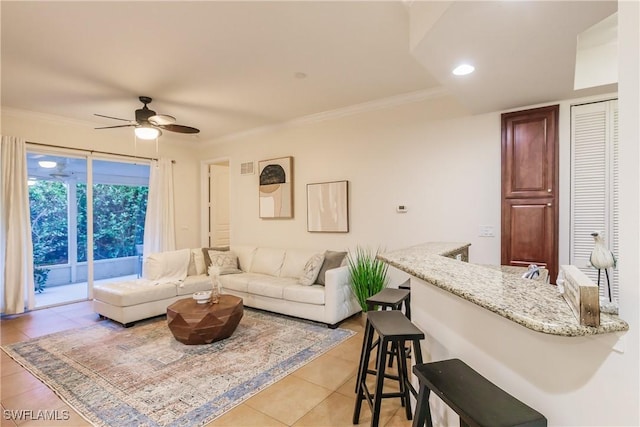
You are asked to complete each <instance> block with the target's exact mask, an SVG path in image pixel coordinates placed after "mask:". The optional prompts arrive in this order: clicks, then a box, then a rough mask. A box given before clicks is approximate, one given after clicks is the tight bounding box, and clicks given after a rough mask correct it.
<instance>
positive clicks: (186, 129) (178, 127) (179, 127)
mask: <svg viewBox="0 0 640 427" xmlns="http://www.w3.org/2000/svg"><path fill="white" fill-rule="evenodd" d="M158 127H159V128H160V129H165V130H168V131H171V132H178V133H200V129H196V128H192V127H190V126H183V125H160V126H158Z"/></svg>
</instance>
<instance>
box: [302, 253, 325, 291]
mask: <svg viewBox="0 0 640 427" xmlns="http://www.w3.org/2000/svg"><path fill="white" fill-rule="evenodd" d="M323 261H324V254H315V255H314V256H312V257H311V258H310V259H309V261H307V263H306V264H305V266H304V270H303V272H302V275H300V277H299V278H298V283H300V284H301V285H305V286H310V285H313V282H315V281H316V278H317V277H318V272H319V271H320V268H321V267H322V262H323Z"/></svg>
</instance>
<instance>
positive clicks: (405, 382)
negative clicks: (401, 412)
mask: <svg viewBox="0 0 640 427" xmlns="http://www.w3.org/2000/svg"><path fill="white" fill-rule="evenodd" d="M404 345H405V342H404V341H402V342H400V343H398V350H399V355H398V370H399V371H400V372H401V373H402V374H401V376H400V377H401V380H400V384H401V385H402V388H401V389H400V392H401V393H402V400H403V401H404V402H406V405H405V412H406V415H407V419H408V420H410V419H411V417H412V413H411V398H410V396H409V389H410V387H411V380H410V378H411V377H410V375H409V370H408V369H407V353H406V350H405V347H404Z"/></svg>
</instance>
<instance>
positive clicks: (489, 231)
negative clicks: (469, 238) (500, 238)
mask: <svg viewBox="0 0 640 427" xmlns="http://www.w3.org/2000/svg"><path fill="white" fill-rule="evenodd" d="M495 235H496V233H495V231H494V229H493V225H481V226H480V237H495Z"/></svg>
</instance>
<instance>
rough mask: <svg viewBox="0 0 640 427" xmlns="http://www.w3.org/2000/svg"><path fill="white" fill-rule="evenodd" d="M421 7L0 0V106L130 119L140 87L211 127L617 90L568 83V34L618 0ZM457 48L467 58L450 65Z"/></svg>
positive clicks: (485, 107)
mask: <svg viewBox="0 0 640 427" xmlns="http://www.w3.org/2000/svg"><path fill="white" fill-rule="evenodd" d="M425 7H426V8H427V12H428V7H429V4H428V3H427V2H418V1H414V2H397V1H393V2H383V1H371V2H367V1H355V2H349V1H328V2H320V1H301V2H291V1H283V2H274V1H259V2H219V1H217V2H211V1H209V2H207V1H195V2H150V1H130V2H25V1H18V2H11V1H2V2H0V13H1V20H2V22H1V24H2V27H1V31H2V51H1V55H2V81H1V83H2V108H3V109H17V110H27V111H33V112H39V113H45V114H52V115H57V116H62V117H67V118H71V119H77V120H82V121H85V122H91V123H93V124H94V125H95V126H109V125H117V124H121V123H118V122H116V121H112V120H109V119H104V118H98V117H94V116H93V113H100V114H105V115H109V116H115V117H121V118H124V119H133V117H134V110H135V109H137V108H140V106H141V104H140V103H139V102H138V99H137V98H138V96H140V95H146V96H150V97H152V98H153V99H154V101H153V102H152V103H151V105H150V107H151V108H152V109H154V110H155V111H156V112H157V113H159V114H169V115H172V116H174V117H176V118H177V123H178V124H183V125H187V126H193V127H197V128H199V129H201V133H200V135H198V136H197V137H195V138H194V137H186V136H185V138H194V139H198V140H201V141H208V140H212V139H216V138H220V137H222V136H224V135H229V134H233V133H236V132H242V131H246V130H250V129H254V128H258V127H262V126H268V125H272V124H276V123H280V122H283V121H288V120H292V119H295V118H298V117H302V116H307V115H310V114H316V113H321V112H326V111H331V110H335V109H340V108H344V107H348V106H352V105H356V104H362V103H366V102H370V101H374V100H380V99H384V98H388V97H397V96H402V95H404V94H407V96H409V97H410V95H412V94H415V93H430V92H431V91H434V92H436V93H438V92H441V91H443V90H444V91H446V92H448V93H450V94H452V95H454V96H456V97H457V98H458V99H459V101H460V102H461V103H462V104H463V105H465V106H467V107H468V108H469V110H470V111H471V112H474V113H480V112H487V111H496V110H501V109H508V108H512V107H517V106H523V105H530V104H533V103H541V102H549V101H555V100H559V99H564V98H568V97H573V96H581V95H586V94H592V93H594V92H605V91H611V89H612V88H611V87H601V88H598V89H595V90H593V89H592V90H589V91H578V92H574V91H573V89H572V88H573V72H574V62H575V44H576V36H577V34H578V33H579V32H581V31H583V30H585V29H586V28H588V27H590V26H591V25H593V24H595V23H596V22H598V21H600V20H601V19H603V18H605V17H606V16H608V15H610V14H612V13H613V12H615V11H616V9H617V3H616V2H615V1H603V2H598V1H585V2H578V1H566V2H559V1H533V2H526V1H505V2H484V1H475V2H452V3H451V4H450V5H449V7H448V8H447V9H446V11H445V12H444V13H443V14H442V16H440V17H439V18H438V19H437V20H435V22H434V23H429V24H424V23H421V22H420V21H419V20H417V19H413V22H412V24H413V25H414V28H413V30H412V29H411V28H410V22H411V21H412V20H410V14H411V13H412V11H411V10H412V9H414V11H415V10H416V9H417V8H421V12H424V10H425ZM439 9H442V4H440V5H439ZM414 17H415V16H414ZM427 21H428V20H427ZM416 25H426V26H425V28H424V29H423V32H424V37H422V38H420V40H417V41H415V43H410V33H411V34H414V33H416V32H417V31H415V30H416V28H415V26H416ZM411 46H413V49H412V48H411ZM462 59H468V60H470V61H472V62H473V63H474V64H475V65H476V69H477V71H476V73H474V74H473V75H471V76H468V78H466V79H460V78H454V77H453V76H452V75H451V74H450V70H451V68H452V67H453V66H454V65H456V64H455V63H456V62H458V61H460V60H462ZM296 73H304V74H306V78H298V77H296ZM614 89H615V88H614ZM96 132H131V131H130V129H113V130H101V131H96Z"/></svg>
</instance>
